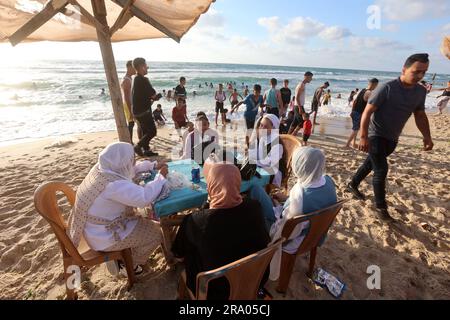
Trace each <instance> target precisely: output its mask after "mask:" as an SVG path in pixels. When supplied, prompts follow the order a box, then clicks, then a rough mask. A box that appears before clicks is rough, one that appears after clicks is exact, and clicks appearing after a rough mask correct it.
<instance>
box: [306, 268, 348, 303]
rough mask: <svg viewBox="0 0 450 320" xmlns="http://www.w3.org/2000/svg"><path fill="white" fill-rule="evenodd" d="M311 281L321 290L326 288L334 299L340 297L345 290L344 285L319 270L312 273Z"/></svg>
mask: <svg viewBox="0 0 450 320" xmlns="http://www.w3.org/2000/svg"><path fill="white" fill-rule="evenodd" d="M313 281H314V282H315V283H317V284H318V285H319V286H321V287H322V288H326V289H327V290H328V292H329V293H331V295H332V296H333V297H335V298H336V299H339V298H340V297H341V296H342V294H343V293H344V290H345V288H346V285H345V283H343V282H342V281H340V280H339V279H338V278H336V277H335V276H333V275H332V274H330V273H328V272H327V271H325V270H323V269H321V268H319V269H317V270H316V271H315V272H314V275H313Z"/></svg>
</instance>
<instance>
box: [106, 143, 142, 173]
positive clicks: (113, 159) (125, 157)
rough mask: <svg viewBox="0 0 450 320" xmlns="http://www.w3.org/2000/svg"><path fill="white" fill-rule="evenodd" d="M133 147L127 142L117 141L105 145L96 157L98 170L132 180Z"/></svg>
mask: <svg viewBox="0 0 450 320" xmlns="http://www.w3.org/2000/svg"><path fill="white" fill-rule="evenodd" d="M134 161H135V160H134V148H133V146H132V145H131V144H129V143H124V142H117V143H112V144H110V145H109V146H107V147H106V148H105V149H104V150H103V151H102V152H101V153H100V155H99V157H98V168H99V171H100V172H103V173H107V174H111V175H113V176H116V177H119V178H122V179H124V180H130V181H131V180H132V179H133V178H134V176H135V172H134Z"/></svg>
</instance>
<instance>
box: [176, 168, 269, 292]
mask: <svg viewBox="0 0 450 320" xmlns="http://www.w3.org/2000/svg"><path fill="white" fill-rule="evenodd" d="M204 174H205V178H206V182H207V186H208V187H207V188H208V194H209V199H210V205H209V210H203V211H200V212H197V213H194V214H192V215H190V216H187V217H186V218H185V219H184V221H183V223H182V225H181V227H180V229H179V231H178V234H177V237H176V239H175V242H174V244H173V246H172V251H173V253H174V255H175V257H177V258H179V259H184V264H185V266H186V275H187V285H188V287H189V289H190V290H192V292H195V291H196V277H197V274H198V273H200V272H203V271H208V270H214V269H216V268H220V267H222V266H225V265H227V264H229V263H231V262H234V261H236V260H239V259H241V258H244V257H246V256H248V255H250V254H253V253H255V252H258V251H259V250H262V249H264V248H265V247H267V244H268V243H269V242H270V236H269V233H268V232H267V230H266V228H265V224H264V217H263V215H262V211H261V205H260V204H259V203H258V202H257V201H254V200H251V199H243V198H242V196H241V194H240V187H241V175H240V172H239V170H238V169H237V168H236V166H234V165H233V164H229V163H224V162H219V163H206V164H205V169H204ZM265 279H266V280H267V277H266V278H265ZM263 283H265V281H263ZM228 297H229V284H228V282H227V280H226V279H225V278H221V279H217V280H215V281H212V282H211V283H210V286H209V290H208V299H209V300H227V299H228Z"/></svg>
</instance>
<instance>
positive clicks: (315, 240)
mask: <svg viewBox="0 0 450 320" xmlns="http://www.w3.org/2000/svg"><path fill="white" fill-rule="evenodd" d="M345 202H346V200H344V201H340V202H338V203H336V204H335V205H332V206H331V207H328V208H325V209H322V210H319V211H316V212H313V213H310V214H306V215H302V216H298V217H295V218H292V219H289V220H288V221H287V222H286V224H285V225H284V227H283V231H282V233H281V236H282V237H283V238H285V239H289V237H290V236H291V234H292V232H293V231H294V229H295V227H296V226H297V225H298V224H299V223H301V222H304V221H309V232H308V234H307V235H306V237H305V239H304V240H303V242H302V244H301V245H300V247H299V248H298V250H297V255H300V254H303V253H306V252H309V251H311V250H312V249H313V248H315V247H317V246H318V245H319V242H320V241H321V239H322V238H323V236H324V235H325V234H326V233H327V232H328V229H329V228H330V227H331V225H332V224H333V221H334V219H335V218H336V216H337V214H338V213H339V211H340V210H341V209H342V206H343V204H344V203H345Z"/></svg>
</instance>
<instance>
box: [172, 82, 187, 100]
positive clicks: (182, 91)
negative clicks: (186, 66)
mask: <svg viewBox="0 0 450 320" xmlns="http://www.w3.org/2000/svg"><path fill="white" fill-rule="evenodd" d="M185 86H186V78H185V77H181V78H180V84H179V85H178V86H177V87H176V88H175V97H182V98H184V99H186V97H187V93H186V88H185Z"/></svg>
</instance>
